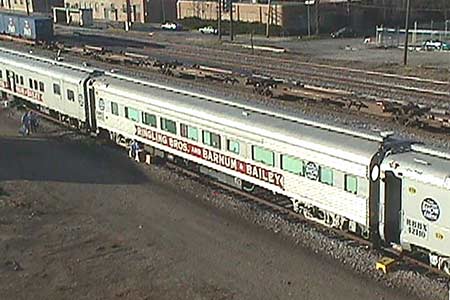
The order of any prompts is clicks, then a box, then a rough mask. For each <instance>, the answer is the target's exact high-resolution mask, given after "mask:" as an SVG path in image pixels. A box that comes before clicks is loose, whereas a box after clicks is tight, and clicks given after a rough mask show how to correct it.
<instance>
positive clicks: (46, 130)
mask: <svg viewBox="0 0 450 300" xmlns="http://www.w3.org/2000/svg"><path fill="white" fill-rule="evenodd" d="M8 115H9V112H7V111H1V110H0V257H1V259H2V260H3V262H1V263H0V299H158V300H159V299H170V300H173V299H261V300H263V299H270V300H272V299H312V300H315V299H335V300H339V299H342V300H344V299H366V300H375V299H377V300H378V299H399V300H413V299H414V298H412V297H410V296H408V295H402V294H401V292H400V291H396V290H391V289H388V288H386V287H384V286H383V285H381V284H379V283H376V282H373V281H371V280H368V279H365V278H360V277H358V276H357V275H355V274H354V273H352V272H350V271H347V270H345V269H343V268H342V266H340V265H339V264H338V263H336V262H334V261H330V260H328V259H327V258H323V257H319V256H317V255H315V254H314V253H311V252H309V251H307V250H304V249H302V248H301V247H300V246H297V245H295V244H294V243H292V242H291V241H290V240H288V239H286V238H283V237H282V236H280V235H276V234H274V233H272V232H268V231H266V230H264V229H262V228H261V227H259V226H257V225H255V224H251V223H249V222H247V221H246V220H244V219H243V218H241V217H239V216H238V215H237V214H236V213H234V212H232V211H230V210H226V209H219V208H217V207H214V206H212V205H210V204H208V202H205V201H202V200H200V198H199V195H200V194H201V193H202V191H199V190H197V191H196V192H195V193H187V192H186V191H185V190H183V189H182V185H183V184H185V183H183V182H176V181H173V182H172V181H171V180H167V178H170V176H169V177H167V176H166V177H164V178H163V177H161V176H160V174H162V173H163V172H166V171H164V170H163V169H162V168H160V167H146V166H144V165H138V164H136V163H134V162H132V161H130V160H129V159H128V158H127V157H126V155H125V154H124V153H123V151H122V150H120V149H115V148H112V147H110V146H102V145H98V144H97V143H95V142H93V140H91V139H90V138H87V137H78V136H76V135H75V136H74V135H73V134H71V133H67V132H65V133H64V130H62V129H60V128H58V127H56V126H54V125H52V124H46V123H45V122H44V126H43V128H42V129H41V132H40V133H39V134H35V135H32V136H30V137H20V136H18V134H17V128H18V125H17V124H18V119H19V114H18V113H14V114H13V115H12V116H8Z"/></svg>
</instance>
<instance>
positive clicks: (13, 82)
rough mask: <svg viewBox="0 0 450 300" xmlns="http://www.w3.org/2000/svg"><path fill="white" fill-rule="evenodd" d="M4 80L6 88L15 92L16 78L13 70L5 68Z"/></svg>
mask: <svg viewBox="0 0 450 300" xmlns="http://www.w3.org/2000/svg"><path fill="white" fill-rule="evenodd" d="M6 80H7V82H8V88H9V89H10V90H11V91H13V92H16V80H15V74H14V72H13V71H10V70H6Z"/></svg>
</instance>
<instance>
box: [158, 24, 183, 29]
mask: <svg viewBox="0 0 450 300" xmlns="http://www.w3.org/2000/svg"><path fill="white" fill-rule="evenodd" d="M161 29H163V30H173V31H176V30H181V29H182V26H181V25H180V24H177V23H175V22H165V23H163V24H161Z"/></svg>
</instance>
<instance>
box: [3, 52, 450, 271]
mask: <svg viewBox="0 0 450 300" xmlns="http://www.w3.org/2000/svg"><path fill="white" fill-rule="evenodd" d="M0 90H1V92H2V97H15V98H20V99H22V100H25V101H26V102H27V103H28V104H29V105H32V106H34V107H35V108H36V109H39V110H40V111H42V112H44V113H46V114H49V115H51V116H53V117H54V118H58V119H59V120H61V121H65V122H67V123H69V124H70V125H72V126H76V127H78V128H80V129H83V130H87V131H90V132H91V133H92V134H96V135H103V136H108V137H109V138H111V139H113V140H114V141H115V142H117V143H122V144H124V143H128V142H129V141H131V140H136V141H138V142H140V143H141V144H143V145H145V149H146V150H147V151H148V153H150V154H151V155H155V156H161V157H164V158H176V159H179V160H182V161H184V162H187V163H189V164H191V165H193V166H195V167H196V168H197V169H198V170H199V171H200V172H202V173H204V174H207V175H209V176H212V177H215V178H216V179H218V180H220V181H222V182H226V183H228V184H230V185H233V186H235V187H239V188H242V189H246V190H251V189H252V188H253V187H254V186H259V187H262V188H265V189H267V190H269V191H272V192H274V193H277V194H281V195H284V196H286V197H288V198H289V199H291V201H292V208H293V210H294V211H295V212H298V213H299V214H302V215H304V216H305V217H307V218H309V219H312V220H314V221H316V222H320V223H322V224H324V225H327V226H330V227H335V228H339V229H341V230H345V231H350V232H353V233H355V234H358V235H360V236H362V237H364V238H366V239H369V240H371V241H373V242H374V243H377V244H380V243H381V244H383V245H386V246H391V247H395V248H396V249H401V250H403V251H412V252H418V253H422V254H425V255H427V257H428V258H429V262H430V264H431V265H432V266H434V267H436V268H439V269H441V270H444V271H445V272H447V273H449V274H450V155H448V154H446V153H442V152H436V151H433V150H432V149H428V148H426V147H424V146H421V145H419V144H416V143H414V142H411V141H404V140H400V139H394V138H393V137H392V136H391V135H384V136H382V135H380V134H378V135H377V134H375V133H364V132H358V131H356V130H349V129H345V128H339V127H337V126H332V125H328V124H322V123H319V122H315V121H311V120H308V119H305V118H300V117H299V116H297V115H296V114H293V113H287V112H284V111H282V110H277V109H272V108H271V109H269V108H267V107H264V106H258V105H256V104H255V105H253V104H252V105H249V104H246V103H245V102H242V101H239V100H236V99H222V98H217V97H213V96H211V95H207V94H206V93H204V94H200V93H197V92H195V91H194V90H182V89H179V88H177V87H172V86H169V85H160V84H157V83H153V82H148V81H144V80H139V79H135V78H130V77H127V76H124V75H120V74H116V73H109V72H106V71H104V70H97V69H93V68H88V67H82V66H78V65H75V64H68V63H64V62H58V61H56V60H52V59H48V58H43V57H38V56H36V55H31V54H27V53H22V52H17V51H12V50H8V49H4V48H0Z"/></svg>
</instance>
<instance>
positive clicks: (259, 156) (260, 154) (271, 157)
mask: <svg viewBox="0 0 450 300" xmlns="http://www.w3.org/2000/svg"><path fill="white" fill-rule="evenodd" d="M252 148H253V149H252V152H253V153H252V154H253V160H254V161H257V162H261V163H263V164H266V165H268V166H274V164H275V154H274V153H273V152H272V151H269V150H267V149H264V148H261V147H258V146H253V147H252Z"/></svg>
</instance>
